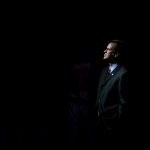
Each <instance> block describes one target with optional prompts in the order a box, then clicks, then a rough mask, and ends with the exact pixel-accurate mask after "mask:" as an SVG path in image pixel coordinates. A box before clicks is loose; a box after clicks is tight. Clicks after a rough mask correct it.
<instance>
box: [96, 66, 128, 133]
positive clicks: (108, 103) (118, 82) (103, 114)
mask: <svg viewBox="0 0 150 150" xmlns="http://www.w3.org/2000/svg"><path fill="white" fill-rule="evenodd" d="M104 76H105V69H104V70H103V71H102V73H101V75H100V79H99V85H98V91H97V106H98V107H99V109H98V110H99V114H100V118H101V119H102V122H103V125H104V127H105V128H106V129H108V130H111V129H114V128H119V126H120V125H121V123H122V122H123V121H124V120H125V118H126V113H127V101H128V89H127V83H128V71H127V69H126V68H125V67H124V66H121V65H118V66H117V67H116V68H115V69H114V70H113V71H112V72H111V74H110V75H109V76H108V77H107V79H106V80H105V81H104V78H105V77H104Z"/></svg>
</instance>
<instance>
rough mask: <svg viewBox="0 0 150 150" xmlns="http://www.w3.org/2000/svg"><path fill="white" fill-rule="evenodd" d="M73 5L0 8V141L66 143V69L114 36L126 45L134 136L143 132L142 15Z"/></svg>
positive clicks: (96, 54) (93, 55) (98, 52)
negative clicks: (0, 46) (0, 20)
mask: <svg viewBox="0 0 150 150" xmlns="http://www.w3.org/2000/svg"><path fill="white" fill-rule="evenodd" d="M73 6H74V5H72V4H71V5H70V7H67V8H65V7H61V6H60V7H58V8H57V7H56V8H57V9H54V10H53V9H50V8H46V9H44V8H41V7H34V9H33V7H31V8H29V9H25V8H23V9H22V7H19V9H17V10H15V9H13V10H12V11H4V14H5V16H4V22H3V25H4V28H3V35H2V36H3V38H2V39H3V40H2V44H3V45H4V46H3V51H2V52H3V54H2V55H1V56H2V69H3V70H4V71H1V73H2V75H3V77H2V91H1V92H2V98H1V105H0V106H1V127H2V128H1V129H0V130H1V131H0V138H1V143H16V144H27V143H36V144H39V143H41V144H43V143H53V141H54V142H56V143H59V142H60V143H66V142H67V141H66V140H67V138H66V132H67V117H66V116H67V106H66V103H67V99H66V94H67V93H66V84H67V82H69V81H68V75H69V72H70V70H71V69H72V66H73V64H75V63H77V62H82V61H87V62H88V61H90V62H93V63H94V64H95V65H96V62H97V61H98V60H99V59H100V58H101V57H102V52H103V49H104V47H105V44H106V43H107V41H108V40H111V39H114V38H121V39H122V40H125V41H126V42H127V44H128V53H129V55H128V58H127V59H128V68H129V70H130V75H131V76H130V77H131V78H130V81H131V82H130V83H131V86H130V87H131V92H130V93H131V99H132V102H131V111H130V113H131V125H132V127H133V133H134V135H135V136H134V137H136V136H137V134H138V137H140V135H139V134H141V133H142V134H143V133H145V130H146V129H147V128H146V129H145V125H144V124H145V121H147V120H146V119H145V118H144V117H146V114H147V111H146V110H147V109H146V104H147V101H146V100H145V98H144V97H145V96H146V94H145V93H147V92H146V90H145V88H144V85H143V83H144V82H145V81H146V77H145V74H146V73H144V75H143V72H144V71H143V70H144V66H147V65H146V64H147V61H148V59H147V55H148V50H147V44H148V42H149V41H148V39H147V38H146V36H145V34H146V35H147V34H148V27H146V26H144V27H143V26H140V25H139V23H140V22H142V23H143V24H144V23H145V22H144V20H143V18H142V17H140V16H138V14H136V15H135V14H134V13H128V12H127V11H126V10H127V9H126V10H124V9H122V5H120V6H121V7H119V10H118V7H117V10H116V8H111V7H110V6H111V5H104V6H102V5H100V7H99V8H96V7H89V5H88V6H86V5H85V4H83V6H81V5H78V8H77V9H76V7H75V6H74V7H73ZM127 6H128V9H129V10H130V5H127ZM51 7H52V6H51ZM60 8H61V9H60ZM102 8H105V9H106V10H105V9H104V11H103V10H102ZM108 10H109V11H108ZM115 10H116V11H115ZM106 11H108V12H107V13H106ZM137 16H138V19H137V18H136V17H137ZM139 17H140V18H139ZM139 19H140V20H139ZM143 57H144V58H143ZM141 59H142V60H141ZM143 59H144V60H143ZM99 63H100V64H101V63H102V62H101V60H100V62H99ZM139 70H142V71H139ZM143 76H144V79H145V80H143ZM141 84H142V85H141ZM135 97H137V98H135ZM146 99H147V98H146ZM141 101H142V103H141ZM139 108H140V109H139ZM19 127H20V128H19ZM143 130H144V131H143ZM51 138H52V139H51ZM50 139H51V140H50Z"/></svg>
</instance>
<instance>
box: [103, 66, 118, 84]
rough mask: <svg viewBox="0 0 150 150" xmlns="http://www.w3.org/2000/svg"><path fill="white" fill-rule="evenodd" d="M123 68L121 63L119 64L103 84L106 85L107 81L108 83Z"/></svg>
mask: <svg viewBox="0 0 150 150" xmlns="http://www.w3.org/2000/svg"><path fill="white" fill-rule="evenodd" d="M120 68H121V65H118V66H117V67H116V68H115V69H114V70H113V71H112V72H111V73H110V75H109V76H108V78H107V79H106V80H105V81H104V82H103V83H102V85H104V84H105V83H107V82H108V81H109V80H110V79H111V78H112V77H113V76H114V75H115V74H116V73H117V72H118V71H119V70H120Z"/></svg>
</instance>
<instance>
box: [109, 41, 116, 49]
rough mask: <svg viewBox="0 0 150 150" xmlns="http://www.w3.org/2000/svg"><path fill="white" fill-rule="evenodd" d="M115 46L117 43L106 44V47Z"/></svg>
mask: <svg viewBox="0 0 150 150" xmlns="http://www.w3.org/2000/svg"><path fill="white" fill-rule="evenodd" d="M116 46H117V43H113V42H112V43H109V44H108V45H107V47H111V48H116Z"/></svg>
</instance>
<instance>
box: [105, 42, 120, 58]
mask: <svg viewBox="0 0 150 150" xmlns="http://www.w3.org/2000/svg"><path fill="white" fill-rule="evenodd" d="M116 47H117V44H116V43H109V44H108V45H107V48H106V49H105V50H104V57H103V59H104V60H113V59H114V58H115V57H117V56H118V53H117V51H116Z"/></svg>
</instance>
